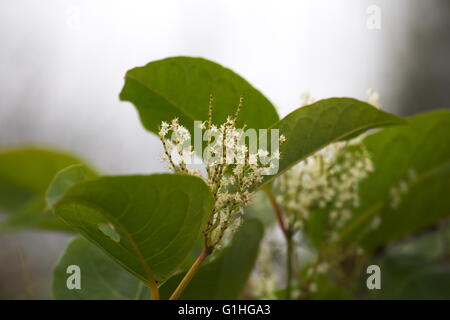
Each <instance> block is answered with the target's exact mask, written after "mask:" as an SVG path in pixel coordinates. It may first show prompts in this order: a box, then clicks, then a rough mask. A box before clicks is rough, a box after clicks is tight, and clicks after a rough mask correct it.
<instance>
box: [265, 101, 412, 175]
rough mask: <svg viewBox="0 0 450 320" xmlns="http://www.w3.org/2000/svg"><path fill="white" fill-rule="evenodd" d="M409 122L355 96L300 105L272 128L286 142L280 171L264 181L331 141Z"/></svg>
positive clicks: (278, 173) (282, 150) (283, 146)
mask: <svg viewBox="0 0 450 320" xmlns="http://www.w3.org/2000/svg"><path fill="white" fill-rule="evenodd" d="M405 123H406V121H405V120H403V119H401V118H399V117H397V116H395V115H392V114H389V113H387V112H384V111H381V110H379V109H377V108H375V107H373V106H371V105H369V104H367V103H365V102H362V101H358V100H355V99H351V98H330V99H325V100H320V101H317V102H315V103H313V104H311V105H308V106H304V107H301V108H298V109H297V110H295V111H293V112H291V113H290V114H288V115H287V116H286V117H284V118H283V119H281V120H279V121H278V122H277V123H275V124H274V125H272V126H271V127H270V129H279V130H280V132H279V134H280V135H281V134H282V135H284V136H285V137H286V142H284V143H283V144H282V145H281V146H280V152H281V160H280V164H279V170H278V172H277V174H275V175H272V176H266V178H265V180H264V183H268V182H269V181H271V180H272V179H273V178H275V177H276V176H278V175H280V174H282V173H283V172H284V171H286V170H288V169H289V168H290V167H292V166H293V165H295V164H296V163H298V162H300V161H301V160H304V159H305V158H307V157H308V156H310V155H312V154H314V153H315V152H317V151H318V150H320V149H322V148H323V147H325V146H327V145H328V144H330V143H333V142H337V141H340V140H345V139H348V138H350V137H355V134H360V133H362V132H364V131H366V130H368V129H372V128H379V127H385V126H390V125H398V124H405Z"/></svg>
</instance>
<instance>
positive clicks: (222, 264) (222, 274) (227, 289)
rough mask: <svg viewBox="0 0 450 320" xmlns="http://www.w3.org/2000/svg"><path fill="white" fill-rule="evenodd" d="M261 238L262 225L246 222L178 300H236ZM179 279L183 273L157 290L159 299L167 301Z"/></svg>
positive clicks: (247, 275) (252, 221) (250, 269)
mask: <svg viewBox="0 0 450 320" xmlns="http://www.w3.org/2000/svg"><path fill="white" fill-rule="evenodd" d="M262 236H263V227H262V224H261V223H260V222H259V221H257V220H255V219H249V220H247V221H246V222H245V223H244V224H243V225H242V227H241V228H240V229H239V231H238V232H237V233H236V234H235V236H234V238H233V241H232V243H231V245H230V246H229V247H227V248H225V249H224V250H223V252H220V255H219V257H217V258H216V260H213V261H212V262H210V263H208V264H205V265H204V266H202V267H201V268H200V270H199V271H198V272H197V274H196V275H195V276H194V278H193V279H192V280H191V282H190V283H189V285H188V286H187V287H186V289H185V291H184V292H183V293H182V294H181V296H180V299H186V300H193V299H199V300H202V299H204V300H217V299H236V298H238V296H239V294H240V293H241V291H242V289H243V288H244V286H245V283H246V280H247V278H248V277H249V275H250V272H251V271H252V269H253V266H254V264H255V260H256V257H257V256H258V249H259V243H260V241H261V239H262ZM183 276H184V273H182V274H178V275H176V276H174V277H172V278H171V279H169V280H168V281H167V282H166V283H165V284H164V285H163V286H162V287H161V296H162V297H163V298H164V297H165V298H168V297H169V296H170V295H171V293H172V292H173V291H174V290H175V288H176V287H177V285H178V283H179V282H180V281H181V279H182V278H183Z"/></svg>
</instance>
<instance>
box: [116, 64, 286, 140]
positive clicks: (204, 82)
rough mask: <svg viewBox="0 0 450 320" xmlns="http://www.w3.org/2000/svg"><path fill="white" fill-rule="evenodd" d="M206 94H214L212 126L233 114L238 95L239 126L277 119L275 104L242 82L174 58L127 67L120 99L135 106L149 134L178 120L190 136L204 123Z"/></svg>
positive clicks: (227, 72) (223, 70)
mask: <svg viewBox="0 0 450 320" xmlns="http://www.w3.org/2000/svg"><path fill="white" fill-rule="evenodd" d="M210 94H213V95H214V111H213V122H215V123H223V122H225V120H226V118H227V116H229V115H233V114H234V113H235V111H236V107H237V105H238V103H239V99H240V96H241V95H242V96H243V97H244V104H243V107H242V110H241V113H240V116H239V122H238V123H239V124H240V125H242V124H243V123H246V124H247V125H248V127H249V128H255V129H258V128H267V127H269V126H270V125H271V124H273V123H274V122H275V121H277V120H278V115H277V112H276V110H275V108H274V106H273V105H272V104H271V103H270V101H269V100H267V98H266V97H264V96H263V95H262V94H261V93H260V92H259V91H258V90H256V89H255V88H253V87H252V86H251V85H250V84H249V83H248V82H247V81H246V80H244V79H243V78H241V77H240V76H239V75H237V74H236V73H234V72H233V71H231V70H230V69H227V68H224V67H222V66H221V65H219V64H217V63H214V62H212V61H208V60H205V59H202V58H191V57H173V58H167V59H163V60H158V61H154V62H151V63H149V64H147V65H145V66H143V67H137V68H134V69H131V70H129V71H128V72H127V74H126V76H125V85H124V87H123V89H122V92H121V93H120V99H121V100H123V101H130V102H132V103H133V104H134V105H135V106H136V108H137V110H138V112H139V115H140V118H141V121H142V124H143V125H144V127H145V128H146V129H147V130H149V131H151V132H154V133H157V131H158V127H159V125H160V124H161V121H170V120H172V119H174V118H179V119H180V123H181V124H183V125H184V126H186V127H187V128H188V129H189V130H190V131H191V133H192V132H193V125H194V124H193V122H194V121H195V120H200V121H205V120H207V119H208V101H209V95H210Z"/></svg>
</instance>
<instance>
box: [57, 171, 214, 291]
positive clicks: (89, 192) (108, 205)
mask: <svg viewBox="0 0 450 320" xmlns="http://www.w3.org/2000/svg"><path fill="white" fill-rule="evenodd" d="M212 205H213V200H212V195H211V193H210V191H209V189H208V187H207V186H206V184H205V183H204V182H203V181H202V180H201V179H200V178H197V177H193V176H186V175H170V174H155V175H150V176H116V177H102V178H98V179H94V180H89V181H85V182H81V183H78V184H76V185H74V186H73V187H72V188H71V189H69V191H67V192H66V193H65V195H64V198H63V199H62V200H61V201H59V202H58V204H57V205H56V209H55V213H56V214H57V215H58V216H60V217H61V218H63V219H64V220H65V221H66V222H67V224H69V225H70V226H71V227H73V228H74V229H76V230H77V231H79V232H80V233H81V234H83V235H84V236H86V237H87V238H88V239H89V240H90V241H92V242H93V243H95V244H96V245H98V246H99V247H100V248H102V249H103V250H105V252H106V253H108V254H109V255H110V256H111V257H113V258H114V259H115V260H116V261H117V262H119V263H120V264H121V265H122V266H123V267H124V268H126V269H127V270H128V271H129V272H131V273H133V274H134V275H136V276H137V277H139V278H140V279H141V280H143V281H145V282H146V284H148V285H151V284H154V283H155V282H157V283H160V282H161V281H163V280H164V279H166V278H167V277H169V276H170V275H171V274H172V273H173V272H174V271H176V270H177V268H178V267H179V266H180V264H181V263H182V262H183V260H184V259H185V258H186V256H187V255H188V254H189V252H190V250H191V249H192V247H193V246H194V243H195V241H196V239H197V238H198V236H199V234H200V232H201V230H202V227H203V226H204V223H205V221H206V219H207V218H208V216H209V214H210V213H211V210H212Z"/></svg>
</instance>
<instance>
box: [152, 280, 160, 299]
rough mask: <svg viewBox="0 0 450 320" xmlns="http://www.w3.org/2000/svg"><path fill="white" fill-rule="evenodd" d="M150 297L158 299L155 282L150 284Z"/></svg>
mask: <svg viewBox="0 0 450 320" xmlns="http://www.w3.org/2000/svg"><path fill="white" fill-rule="evenodd" d="M150 299H151V300H159V290H158V286H157V285H156V284H152V285H150Z"/></svg>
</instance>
